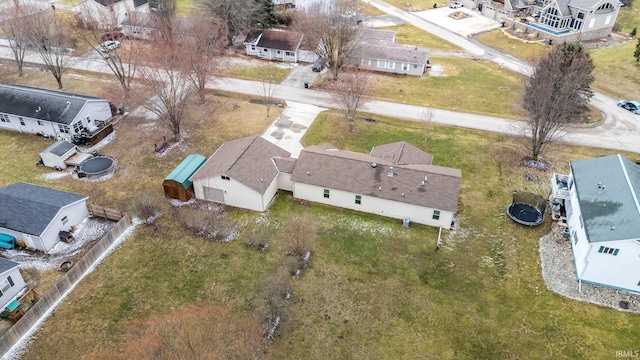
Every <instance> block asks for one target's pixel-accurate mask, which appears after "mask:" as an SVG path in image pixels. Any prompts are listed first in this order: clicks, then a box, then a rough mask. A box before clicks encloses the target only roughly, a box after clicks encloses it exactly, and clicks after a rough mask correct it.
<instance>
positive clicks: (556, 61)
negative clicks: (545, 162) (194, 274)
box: [524, 42, 594, 159]
mask: <svg viewBox="0 0 640 360" xmlns="http://www.w3.org/2000/svg"><path fill="white" fill-rule="evenodd" d="M593 69H594V65H593V61H592V60H591V56H590V55H589V53H588V52H587V51H586V50H585V49H584V48H583V47H582V44H580V43H578V42H573V43H563V44H562V45H556V46H555V47H554V48H553V49H552V50H551V51H550V52H549V53H548V54H547V55H546V56H545V57H543V58H542V59H540V61H539V62H538V64H537V65H536V67H535V68H534V70H533V74H532V75H531V77H530V78H528V79H526V80H525V81H526V86H525V94H524V108H525V109H526V110H527V111H528V112H529V115H530V119H529V120H528V121H527V122H526V124H525V126H524V133H525V136H527V137H528V138H529V141H530V142H529V144H530V146H531V156H532V157H533V158H534V159H538V157H539V156H540V154H542V153H543V152H544V150H545V148H546V146H547V145H548V144H550V143H552V142H554V141H556V140H557V139H559V138H560V137H561V136H562V135H563V133H564V130H565V129H566V127H567V126H568V125H570V124H573V123H576V122H578V121H580V120H581V117H582V115H583V114H584V113H585V112H586V111H587V107H586V103H587V102H588V101H589V99H590V98H591V96H593V91H592V90H591V87H590V86H591V83H592V82H593V80H594V77H593Z"/></svg>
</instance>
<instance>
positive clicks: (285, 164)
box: [273, 157, 297, 174]
mask: <svg viewBox="0 0 640 360" xmlns="http://www.w3.org/2000/svg"><path fill="white" fill-rule="evenodd" d="M273 160H274V161H275V163H276V166H277V167H278V170H279V171H280V172H283V173H287V174H292V173H293V169H294V168H295V166H296V160H297V159H294V158H290V157H278V158H274V159H273Z"/></svg>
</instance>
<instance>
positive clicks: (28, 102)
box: [0, 84, 111, 141]
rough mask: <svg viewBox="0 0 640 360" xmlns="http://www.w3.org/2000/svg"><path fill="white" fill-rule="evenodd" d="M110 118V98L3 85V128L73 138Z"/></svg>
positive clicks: (0, 101) (0, 103) (0, 110)
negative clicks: (108, 99)
mask: <svg viewBox="0 0 640 360" xmlns="http://www.w3.org/2000/svg"><path fill="white" fill-rule="evenodd" d="M109 119H111V107H110V105H109V101H107V100H105V99H100V98H96V97H92V96H85V95H78V94H70V93H65V92H62V91H55V90H47V89H40V88H34V87H29V86H22V85H3V84H0V129H7V130H12V131H18V132H27V133H33V134H43V135H49V136H52V137H54V138H56V139H59V140H67V141H70V140H72V138H73V137H74V136H75V135H80V134H83V133H86V132H88V133H91V132H93V131H96V130H98V129H99V127H100V125H102V124H104V123H105V122H106V121H108V120H109Z"/></svg>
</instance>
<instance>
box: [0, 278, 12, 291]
mask: <svg viewBox="0 0 640 360" xmlns="http://www.w3.org/2000/svg"><path fill="white" fill-rule="evenodd" d="M10 288H11V283H9V279H4V281H3V282H1V283H0V291H1V292H2V293H3V294H4V293H6V292H7V290H9V289H10Z"/></svg>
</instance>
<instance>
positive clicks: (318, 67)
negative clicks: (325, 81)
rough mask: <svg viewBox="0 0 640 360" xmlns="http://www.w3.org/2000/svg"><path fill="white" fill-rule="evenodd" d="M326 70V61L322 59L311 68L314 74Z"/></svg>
mask: <svg viewBox="0 0 640 360" xmlns="http://www.w3.org/2000/svg"><path fill="white" fill-rule="evenodd" d="M323 69H324V61H323V60H322V59H321V58H318V59H317V60H316V61H315V62H314V63H313V66H311V70H313V71H314V72H320V71H322V70H323Z"/></svg>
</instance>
